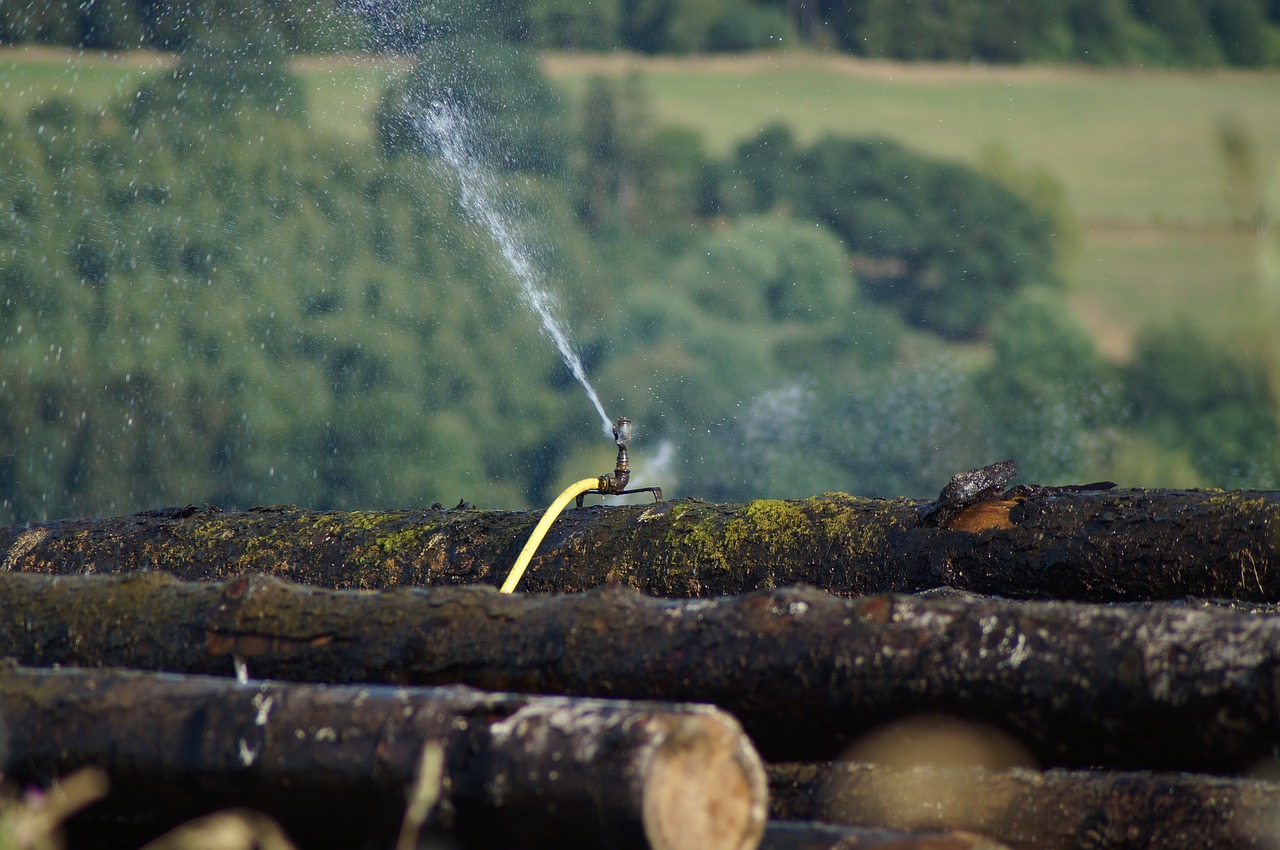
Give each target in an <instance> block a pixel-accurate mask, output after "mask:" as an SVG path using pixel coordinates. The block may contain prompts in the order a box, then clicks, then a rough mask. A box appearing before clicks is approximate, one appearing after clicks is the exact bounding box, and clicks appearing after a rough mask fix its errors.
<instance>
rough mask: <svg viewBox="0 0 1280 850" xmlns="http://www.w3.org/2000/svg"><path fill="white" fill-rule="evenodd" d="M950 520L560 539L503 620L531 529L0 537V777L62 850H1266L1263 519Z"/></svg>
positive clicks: (526, 525) (970, 507) (1228, 514)
mask: <svg viewBox="0 0 1280 850" xmlns="http://www.w3.org/2000/svg"><path fill="white" fill-rule="evenodd" d="M992 469H996V467H992ZM997 471H998V470H997ZM997 480H999V481H1001V482H1003V479H997ZM956 481H957V479H953V481H952V485H955V484H956ZM961 483H964V482H961ZM952 485H949V488H950V489H952V490H954V491H956V492H960V491H963V490H964V489H965V488H963V487H955V486H952ZM1002 487H1003V483H1001V488H1002ZM962 495H963V496H964V498H962V499H954V500H950V501H949V500H948V498H947V496H948V491H947V490H944V492H943V495H942V497H940V499H939V500H938V501H937V502H932V503H926V502H919V501H912V500H904V499H898V500H874V499H859V498H854V497H850V496H845V495H840V494H826V495H823V496H820V497H815V498H812V499H804V500H795V501H774V500H760V501H756V502H750V503H747V504H740V505H720V504H711V503H704V502H699V501H696V500H681V501H674V502H659V503H654V504H649V505H637V506H630V507H610V508H583V509H578V510H572V509H571V510H569V511H567V512H566V513H565V514H564V515H563V516H562V517H561V518H560V519H558V520H557V522H556V523H555V524H554V525H553V526H552V530H551V532H550V533H549V534H548V537H547V539H546V541H545V542H544V543H543V545H542V547H541V550H540V552H539V554H538V555H537V557H535V559H534V561H533V563H532V565H531V566H530V569H529V572H528V573H527V574H526V576H525V578H524V584H523V585H522V587H521V592H520V593H517V594H515V595H513V596H507V595H502V594H499V593H497V592H496V591H495V590H494V589H493V588H494V587H495V586H496V585H498V584H500V583H501V581H502V580H503V579H504V578H505V576H506V571H507V569H508V568H509V566H510V565H511V563H513V562H514V560H515V556H516V554H517V553H518V551H519V549H520V547H522V546H523V545H524V541H525V539H526V537H527V535H528V533H529V532H530V531H531V530H532V528H533V526H534V524H535V523H536V522H537V520H538V519H539V514H538V513H536V512H532V513H530V512H497V511H481V510H476V509H474V508H470V507H468V506H465V505H460V506H458V507H456V508H453V509H444V508H440V507H438V506H437V507H434V508H431V509H428V510H421V511H399V512H349V513H333V512H314V511H304V510H298V509H296V508H292V507H272V508H263V509H256V510H251V511H244V512H235V511H218V510H215V509H212V508H208V507H194V506H193V507H187V508H178V509H165V510H160V511H151V512H147V513H144V514H137V515H134V516H130V517H118V518H110V519H93V520H87V519H85V520H61V521H57V522H49V523H39V524H30V525H25V526H15V527H9V528H0V659H5V660H4V661H3V662H0V726H2V727H3V728H4V729H5V730H6V732H5V734H0V755H2V756H4V762H3V765H4V767H3V768H2V769H3V770H4V772H5V776H6V777H7V778H8V779H9V780H10V781H11V782H15V783H28V784H34V785H47V784H48V783H50V782H53V781H54V780H55V779H56V778H57V777H60V776H65V775H68V774H73V773H74V771H75V770H76V769H77V768H79V767H82V766H83V765H86V764H96V765H100V766H102V767H104V768H105V769H106V771H107V775H108V777H109V779H110V782H111V791H110V793H108V794H107V796H106V797H105V798H104V799H103V800H102V801H101V802H99V803H96V804H94V805H91V806H89V807H88V808H86V809H85V810H84V812H83V813H81V814H80V815H77V816H76V817H74V818H73V819H72V820H71V821H70V822H69V825H68V829H69V830H70V835H71V837H72V838H73V839H74V841H73V845H72V846H94V844H95V843H96V844H97V846H138V843H137V842H140V841H141V840H144V839H145V838H147V837H150V836H153V835H155V834H158V833H159V832H160V831H162V830H164V829H168V828H172V827H173V826H176V825H177V824H178V823H179V822H181V820H182V819H190V818H198V817H200V816H201V815H206V814H208V813H209V812H213V811H217V810H220V809H226V808H229V807H230V808H232V809H233V810H235V811H243V808H242V807H246V806H248V807H252V808H257V809H261V810H262V811H265V812H266V813H267V814H268V815H270V816H271V817H272V818H275V819H278V820H279V822H280V823H281V824H282V825H283V827H284V830H285V832H286V833H287V834H288V835H289V837H290V838H292V839H294V840H295V841H296V842H298V846H301V847H329V846H334V847H337V846H343V847H352V846H377V847H390V846H392V845H393V844H396V845H397V846H400V847H408V846H413V842H412V840H410V841H408V842H406V841H405V831H406V829H408V828H409V827H410V826H413V827H414V830H416V829H417V828H418V827H419V826H420V827H421V829H422V834H423V835H424V836H427V839H426V840H428V841H435V840H437V839H443V840H447V841H449V842H454V843H453V844H452V845H445V846H457V847H476V848H488V847H495V848H496V847H516V846H520V847H561V846H567V847H574V846H580V847H628V846H636V847H653V848H667V847H671V848H676V847H684V846H691V847H692V846H699V847H734V848H739V847H740V848H743V850H754V848H755V847H757V846H761V847H766V848H772V850H792V849H793V848H796V849H797V850H798V849H799V848H804V850H810V848H812V850H837V848H841V849H842V850H849V849H850V848H859V847H867V848H872V847H874V848H890V847H892V848H896V850H903V848H935V850H942V848H995V847H1005V846H1007V847H1015V848H1036V850H1041V849H1042V848H1054V850H1056V848H1070V847H1090V848H1129V847H1133V848H1138V847H1149V846H1159V847H1172V848H1181V847H1186V848H1192V847H1205V846H1214V847H1226V848H1235V847H1242V848H1243V847H1265V846H1277V845H1280V818H1277V817H1276V816H1275V812H1276V811H1280V781H1277V780H1276V778H1275V777H1276V776H1277V771H1276V767H1275V764H1276V757H1277V755H1278V754H1280V688H1278V687H1277V686H1276V683H1277V682H1280V611H1278V610H1277V609H1276V608H1275V607H1274V605H1275V603H1276V602H1278V601H1280V557H1278V555H1280V494H1277V493H1272V492H1208V491H1132V490H1114V489H1104V488H1101V487H1100V488H1092V487H1085V488H1043V487H1015V488H1013V489H1011V490H1004V489H999V490H998V491H997V490H996V489H995V488H992V489H991V491H990V492H986V493H983V494H981V495H980V497H979V498H977V499H969V495H968V494H962ZM5 665H7V666H5ZM433 752H434V753H437V754H438V764H437V765H436V767H435V768H434V770H435V771H436V772H434V773H433V772H432V769H428V768H429V766H430V759H428V758H427V756H428V755H429V754H431V753H433ZM757 752H759V753H760V754H761V755H762V756H763V757H764V759H765V760H766V761H767V762H769V763H768V764H767V765H765V766H764V767H763V768H762V767H761V763H760V761H759V760H758V757H757V755H756V753H757ZM766 776H767V780H768V781H767V789H768V792H769V793H768V794H767V795H766V781H765V777H766ZM427 780H431V781H427ZM428 792H429V793H428ZM424 794H425V796H424ZM766 797H767V802H766ZM238 807H239V808H238ZM353 811H354V812H358V815H356V816H355V817H354V818H353V815H352V812H353ZM415 811H416V812H417V814H416V815H414V814H413V813H414V812H415ZM766 814H767V817H768V822H767V824H766ZM197 822H198V821H197ZM353 823H354V824H356V825H355V826H352V824H353ZM344 824H345V826H344ZM344 830H345V831H344ZM415 834H416V832H415ZM397 837H398V838H399V843H398V844H397ZM411 838H412V836H411ZM135 839H136V840H137V841H136V842H135ZM131 842H132V843H131ZM122 843H123V844H122ZM426 846H439V845H432V844H429V845H426Z"/></svg>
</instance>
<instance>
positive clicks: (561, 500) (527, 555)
mask: <svg viewBox="0 0 1280 850" xmlns="http://www.w3.org/2000/svg"><path fill="white" fill-rule="evenodd" d="M598 489H600V479H599V478H584V479H582V480H581V481H575V482H574V483H572V484H570V485H569V487H568V489H566V490H565V491H564V492H563V493H561V494H560V495H559V496H556V500H555V501H554V502H552V503H551V505H550V506H549V507H548V508H547V512H546V513H544V514H543V515H542V520H541V521H540V522H539V523H538V527H537V528H535V529H534V530H533V534H530V535H529V542H528V543H526V544H524V548H523V549H521V550H520V557H519V558H516V565H515V566H514V567H512V568H511V572H510V573H508V574H507V580H506V581H505V582H503V584H502V589H501V592H502V593H511V592H512V591H513V590H515V589H516V585H517V584H519V583H520V578H521V576H523V575H524V571H525V569H527V568H528V566H529V561H531V560H533V553H534V552H536V551H538V544H539V543H541V542H542V538H543V537H545V536H546V535H547V529H549V528H551V523H553V522H555V521H556V517H558V516H560V512H561V511H563V510H564V508H565V505H567V504H569V502H570V501H572V500H573V499H576V498H578V496H581V495H582V494H583V493H586V492H588V491H589V490H598Z"/></svg>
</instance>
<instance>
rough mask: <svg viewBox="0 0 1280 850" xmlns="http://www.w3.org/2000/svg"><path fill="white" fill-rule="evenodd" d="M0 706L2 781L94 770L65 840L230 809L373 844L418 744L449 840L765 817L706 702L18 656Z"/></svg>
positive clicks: (316, 841)
mask: <svg viewBox="0 0 1280 850" xmlns="http://www.w3.org/2000/svg"><path fill="white" fill-rule="evenodd" d="M0 716H3V717H4V719H5V723H6V724H7V728H8V729H9V730H10V734H9V737H8V753H7V756H8V759H7V762H8V767H7V769H6V777H7V778H8V779H9V780H11V781H16V782H21V783H36V784H40V785H47V784H48V783H50V782H52V781H53V780H55V779H56V778H58V777H59V776H63V775H66V774H68V773H70V772H72V771H74V770H75V769H77V768H79V767H81V766H83V765H87V764H93V765H98V766H101V767H102V768H104V769H105V770H106V771H107V775H108V778H109V780H110V784H111V789H110V792H109V793H108V795H107V797H106V798H105V800H103V801H102V802H101V803H98V804H95V805H94V806H93V807H91V808H90V809H89V810H88V811H87V812H86V813H85V815H84V816H82V818H81V819H80V820H79V822H78V825H77V826H76V827H75V831H74V832H73V834H72V841H71V846H76V847H83V846H113V847H118V846H128V841H127V838H126V837H135V838H142V837H148V836H150V835H153V834H159V833H160V832H163V831H165V830H167V829H169V828H171V827H173V826H175V825H177V824H178V823H180V822H182V821H184V820H186V819H188V818H192V817H197V816H199V815H203V814H207V813H208V812H211V811H214V810H217V809H221V808H224V807H227V806H237V805H240V806H251V807H253V808H254V809H258V810H261V811H264V812H266V813H268V814H269V815H271V816H272V817H274V818H277V819H278V820H279V821H280V822H281V824H282V825H283V826H284V827H285V829H286V831H287V832H288V833H289V835H290V836H291V837H292V838H294V840H296V841H297V842H298V843H299V844H300V845H301V846H304V847H307V846H310V847H344V846H345V847H357V846H389V844H390V842H389V840H388V839H389V838H394V836H395V835H396V831H397V829H398V828H399V826H400V823H401V820H402V818H403V817H404V812H405V810H406V806H407V804H408V801H409V799H410V796H411V791H412V789H413V787H414V785H415V782H417V781H418V780H419V779H420V777H421V775H422V774H421V773H420V771H421V765H422V764H424V762H425V760H424V758H423V753H424V749H425V748H427V747H436V748H438V751H439V761H440V770H441V772H440V774H439V776H440V778H439V781H438V789H437V791H438V795H439V799H438V802H437V803H436V804H435V806H434V808H433V811H432V812H431V818H430V821H429V823H430V826H431V828H432V830H434V831H436V832H440V833H444V834H447V835H450V836H452V837H453V838H455V839H456V840H457V841H458V842H459V843H460V845H461V846H465V847H477V848H483V847H512V846H521V847H547V848H560V847H570V848H573V847H605V846H608V847H618V848H653V850H682V849H683V848H688V850H702V848H707V850H716V848H721V849H722V850H753V848H755V847H756V845H757V844H758V843H759V840H760V835H761V832H762V830H763V828H764V820H765V815H766V787H765V779H764V773H763V770H762V767H761V764H760V762H759V759H758V757H757V756H756V755H755V752H754V750H753V749H752V748H751V746H750V744H749V742H748V741H747V740H746V738H745V737H744V736H743V734H742V731H741V728H740V727H739V726H738V724H737V723H736V722H735V721H734V720H733V719H732V718H731V717H729V716H728V715H726V714H724V713H723V712H720V711H718V710H716V709H714V708H710V707H707V706H679V705H670V704H656V703H624V702H606V701H599V700H571V699H552V698H529V697H519V696H512V695H495V694H486V693H482V692H479V691H475V690H473V689H469V688H442V689H410V688H391V687H385V686H382V687H379V686H372V685H371V686H346V687H344V686H329V687H325V686H319V685H307V684H282V683H279V682H260V681H250V682H247V683H239V682H237V681H236V680H234V679H225V678H214V677H196V676H171V675H161V674H149V673H136V672H135V673H128V672H122V671H87V670H58V671H55V670H47V669H46V670H31V669H24V668H17V669H6V670H0ZM133 846H139V845H138V844H134V845H133Z"/></svg>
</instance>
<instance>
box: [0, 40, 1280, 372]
mask: <svg viewBox="0 0 1280 850" xmlns="http://www.w3.org/2000/svg"><path fill="white" fill-rule="evenodd" d="M166 61H167V60H166V57H163V56H155V55H135V56H131V57H130V58H129V59H128V60H127V61H123V60H116V59H112V58H110V57H101V56H94V55H80V56H76V57H72V58H70V59H69V58H68V56H67V55H66V54H61V53H57V52H51V51H41V50H17V51H7V52H2V53H0V111H4V112H8V113H10V114H13V115H17V114H20V113H21V112H22V111H23V110H25V109H26V108H27V107H28V106H29V105H30V104H31V103H32V102H34V101H36V100H38V99H40V98H41V97H44V96H47V95H49V94H54V93H58V94H63V95H66V96H69V97H73V98H75V99H77V100H81V101H84V102H91V103H104V102H106V101H109V100H111V99H113V98H117V97H120V96H123V95H124V94H126V93H127V92H128V91H130V90H131V89H132V88H133V87H134V86H136V85H137V84H138V82H139V81H140V80H141V79H143V77H144V76H145V74H146V73H149V72H154V71H155V70H157V69H161V68H163V67H165V63H166ZM404 67H405V64H404V63H403V62H395V61H374V60H363V59H356V60H310V61H308V60H300V62H299V70H300V71H302V73H303V76H304V79H305V80H306V82H307V86H308V98H309V102H310V117H311V121H312V123H313V125H314V126H315V127H316V128H317V129H319V130H323V131H327V132H333V133H337V134H341V135H345V136H347V137H349V138H352V139H353V140H357V141H358V140H363V139H367V138H368V133H369V120H368V119H369V116H370V115H371V114H372V111H373V109H374V107H375V105H376V102H377V99H378V96H379V95H380V93H381V91H382V87H383V85H384V84H385V81H386V80H387V79H388V78H389V77H391V76H392V75H394V74H396V73H399V72H400V71H401V70H402V69H403V68H404ZM544 67H545V68H546V70H547V72H548V74H549V75H550V76H551V77H552V79H553V80H554V81H556V82H557V83H558V84H559V85H560V86H561V87H562V88H563V90H565V91H566V92H567V93H568V94H570V95H571V96H572V95H574V94H577V93H579V92H581V91H582V90H583V88H584V87H585V86H586V84H587V81H588V80H589V79H590V77H591V76H592V75H595V74H608V75H615V76H621V75H627V74H632V73H638V74H640V75H641V77H642V79H643V81H644V83H643V84H644V89H645V91H646V92H647V93H648V95H649V99H650V102H651V105H652V108H653V111H654V113H655V115H656V117H657V118H658V120H659V121H661V122H664V123H674V124H681V125H684V126H689V127H692V128H694V129H697V130H698V131H700V132H701V133H702V134H703V136H704V138H705V139H706V142H707V144H708V146H709V147H710V148H711V149H712V150H715V151H725V150H728V149H730V148H731V147H732V146H733V145H734V144H735V143H737V142H738V141H740V140H741V139H743V138H745V137H748V136H750V135H752V134H754V133H755V132H756V131H757V130H758V129H760V128H761V127H763V126H765V125H767V124H769V123H773V122H785V123H787V124H789V125H790V126H791V127H792V128H793V131H794V132H795V133H796V135H797V136H799V137H800V138H802V139H806V140H808V139H813V138H816V137H818V136H820V135H822V134H824V133H829V132H834V133H844V134H853V135H861V136H865V135H884V136H888V137H892V138H895V139H897V140H899V141H901V142H903V143H905V144H907V145H909V146H911V147H913V148H916V149H918V150H922V151H925V152H928V153H931V154H935V155H938V156H942V157H947V158H952V159H956V160H961V161H966V162H976V161H977V160H978V158H979V157H980V155H981V153H982V151H983V149H984V148H985V147H987V146H998V147H1000V148H1002V149H1003V150H1005V151H1007V152H1008V153H1009V154H1010V155H1011V156H1012V158H1013V161H1014V162H1015V163H1016V164H1017V165H1018V166H1019V167H1022V168H1032V167H1035V168H1043V169H1045V170H1046V171H1047V172H1048V173H1050V174H1051V175H1052V176H1053V177H1054V178H1055V179H1057V180H1058V181H1060V182H1061V183H1062V185H1063V186H1064V188H1065V190H1066V194H1067V199H1068V202H1069V204H1070V205H1071V207H1072V208H1073V209H1074V211H1075V212H1076V214H1077V215H1078V216H1079V217H1080V219H1081V221H1082V224H1083V228H1082V234H1083V236H1082V240H1081V245H1080V250H1079V256H1078V257H1076V258H1075V261H1074V263H1073V264H1072V267H1071V268H1072V272H1071V276H1070V280H1069V288H1070V291H1069V297H1070V300H1071V303H1072V305H1073V307H1075V309H1076V310H1077V311H1078V312H1079V314H1080V315H1081V316H1082V317H1083V318H1084V319H1085V321H1086V322H1087V323H1088V324H1089V326H1090V327H1091V328H1092V329H1093V330H1094V332H1095V333H1096V335H1097V336H1098V339H1099V342H1100V344H1101V345H1102V347H1103V349H1104V350H1106V351H1107V352H1109V353H1111V354H1113V355H1115V356H1123V355H1124V354H1125V353H1126V352H1127V351H1128V349H1129V346H1130V344H1131V342H1132V337H1133V334H1134V332H1135V331H1136V330H1137V329H1139V328H1141V327H1142V326H1143V325H1145V324H1147V323H1150V322H1153V321H1155V322H1159V321H1168V320H1170V319H1171V318H1172V317H1173V316H1175V315H1178V314H1187V315H1193V316H1195V317H1196V320H1197V321H1198V322H1200V323H1202V324H1203V325H1204V326H1205V327H1206V328H1208V329H1210V330H1212V331H1214V332H1216V333H1218V334H1220V335H1221V336H1223V337H1230V336H1233V335H1235V334H1236V332H1237V331H1238V329H1239V326H1240V323H1241V322H1244V321H1246V319H1247V317H1248V315H1249V307H1248V304H1249V302H1250V297H1251V295H1250V293H1251V292H1252V289H1253V287H1254V286H1255V283H1254V275H1255V274H1256V263H1257V241H1256V238H1255V237H1254V236H1253V235H1252V232H1251V231H1249V230H1247V229H1241V228H1239V227H1237V226H1234V225H1233V222H1234V221H1235V220H1236V219H1238V218H1239V207H1238V205H1237V206H1233V203H1232V196H1231V193H1230V191H1229V189H1228V179H1227V171H1226V168H1225V166H1224V164H1223V158H1222V155H1221V146H1220V141H1219V140H1220V130H1221V128H1222V127H1223V126H1224V125H1225V124H1228V123H1231V124H1234V125H1236V126H1237V127H1239V128H1242V129H1243V130H1244V132H1245V134H1246V137H1247V138H1248V139H1250V140H1251V142H1252V144H1253V147H1254V150H1255V152H1256V158H1257V163H1258V166H1259V180H1263V179H1266V176H1267V175H1268V174H1272V175H1277V176H1280V96H1277V92H1280V73H1254V72H1221V71H1219V72H1204V73H1196V74H1192V73H1186V72H1164V71H1141V70H1139V71H1133V70H1124V71H1099V70H1093V69H1070V68H1040V67H1031V68H1022V67H992V66H966V65H903V64H896V63H888V62H871V61H861V60H855V59H850V58H844V57H824V56H806V55H790V54H788V55H779V56H770V55H766V56H751V57H737V58H705V59H699V58H693V59H682V60H673V59H661V58H659V59H643V58H639V57H634V56H626V55H608V56H580V55H558V56H549V57H547V58H546V59H545V61H544ZM1251 188H1252V189H1256V187H1251Z"/></svg>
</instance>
